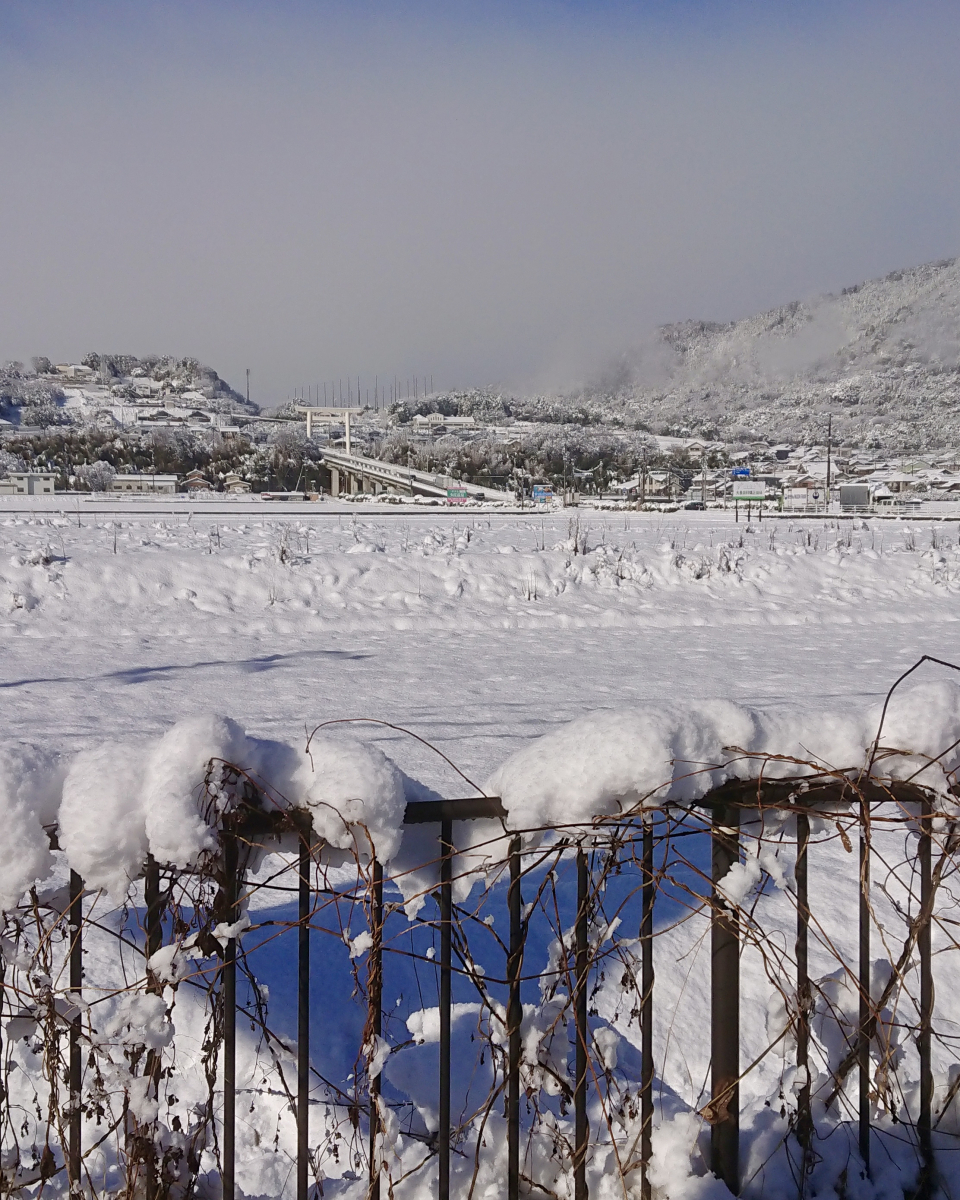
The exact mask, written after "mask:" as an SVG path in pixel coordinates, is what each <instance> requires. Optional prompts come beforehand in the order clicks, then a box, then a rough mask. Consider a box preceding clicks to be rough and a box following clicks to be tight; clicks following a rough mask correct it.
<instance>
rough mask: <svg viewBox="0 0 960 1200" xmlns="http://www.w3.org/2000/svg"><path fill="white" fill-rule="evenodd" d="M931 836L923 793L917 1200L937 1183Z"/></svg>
mask: <svg viewBox="0 0 960 1200" xmlns="http://www.w3.org/2000/svg"><path fill="white" fill-rule="evenodd" d="M932 835H933V804H932V802H931V799H930V797H929V796H928V795H927V794H926V793H924V796H923V799H922V800H921V803H920V845H919V859H920V914H921V923H920V928H919V930H918V931H917V943H918V947H919V951H920V1035H919V1037H918V1039H917V1041H918V1045H919V1050H920V1120H919V1122H918V1130H917V1133H918V1137H919V1141H920V1154H921V1157H922V1159H923V1167H922V1170H921V1173H920V1182H919V1186H918V1188H917V1200H928V1197H930V1196H932V1195H933V1194H934V1191H935V1189H936V1183H937V1175H936V1171H937V1166H936V1160H935V1158H934V1154H933V1141H932V1137H931V1128H932V1114H933V1064H932V1061H931V1057H930V1040H931V1034H932V1027H933V968H932V962H931V945H930V930H931V925H932V923H933V911H932V910H933V879H932V875H931V870H930V851H931V842H932Z"/></svg>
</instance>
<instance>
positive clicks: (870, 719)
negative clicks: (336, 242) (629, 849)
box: [484, 683, 960, 830]
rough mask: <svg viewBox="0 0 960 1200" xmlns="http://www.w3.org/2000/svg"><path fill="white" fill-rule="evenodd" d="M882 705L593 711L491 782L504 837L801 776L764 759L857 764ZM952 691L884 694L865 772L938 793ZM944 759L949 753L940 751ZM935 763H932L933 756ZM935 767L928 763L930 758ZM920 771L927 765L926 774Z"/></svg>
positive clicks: (959, 732)
mask: <svg viewBox="0 0 960 1200" xmlns="http://www.w3.org/2000/svg"><path fill="white" fill-rule="evenodd" d="M880 717H881V706H879V705H878V706H873V707H872V708H870V709H867V710H861V711H859V712H858V711H856V710H852V711H848V712H846V713H827V712H824V713H817V712H810V711H808V710H806V711H797V710H796V709H786V708H781V709H772V710H769V709H768V710H760V709H754V708H749V707H746V706H743V705H737V704H733V703H730V702H728V701H722V700H714V701H708V702H703V703H694V704H689V705H684V706H682V707H681V706H679V705H667V706H662V707H656V708H654V707H653V706H644V707H641V708H637V709H633V710H630V711H621V712H617V711H613V712H595V713H590V714H588V715H587V716H584V717H581V718H579V719H578V720H575V721H571V722H570V723H569V724H568V725H565V726H563V727H562V728H561V729H558V730H556V731H554V732H552V733H549V734H547V735H546V736H545V737H542V738H539V739H538V740H537V741H535V742H532V743H531V744H530V745H528V746H524V747H523V748H522V749H521V750H519V751H517V753H516V754H514V755H512V756H511V757H510V758H509V759H507V761H506V762H505V763H504V764H503V765H502V766H501V767H500V768H499V769H498V770H497V771H495V772H494V774H493V775H492V776H491V777H490V779H489V780H488V781H487V782H486V784H485V786H484V790H485V791H486V793H487V794H488V795H493V796H500V797H501V799H502V800H503V804H504V807H505V808H506V809H507V811H508V813H509V816H508V818H507V825H508V826H509V827H510V828H512V829H528V830H532V829H538V828H542V827H547V826H553V825H557V826H559V825H564V826H567V825H571V824H573V825H576V824H579V823H588V822H590V821H592V820H594V819H595V818H598V817H609V816H615V815H616V814H617V813H619V812H624V811H626V810H628V809H632V808H636V807H638V806H639V807H643V806H657V805H661V804H664V803H667V802H672V803H681V804H682V803H689V802H692V801H696V800H698V799H700V798H701V797H703V796H705V795H706V794H707V793H708V792H709V791H711V790H712V789H713V788H716V787H719V786H720V785H721V784H723V783H727V782H729V781H731V780H736V779H741V780H745V779H753V778H756V777H757V776H758V775H759V773H760V771H761V769H762V771H763V774H764V776H765V777H766V778H787V777H790V776H793V775H802V774H804V773H806V772H807V771H808V770H809V768H804V767H802V766H798V765H797V764H796V763H795V762H792V761H775V760H774V761H771V760H770V759H768V758H767V757H765V756H767V755H782V756H786V757H787V758H788V759H790V758H795V759H800V760H802V761H803V762H804V763H807V762H812V763H814V764H815V765H816V766H817V768H818V769H821V770H843V771H856V770H859V769H863V768H866V766H867V765H868V763H869V760H870V756H871V753H872V750H873V745H874V742H875V740H876V738H877V732H878V729H879V726H880ZM958 737H960V687H958V686H957V685H956V684H953V683H934V684H923V685H919V686H917V687H913V688H908V689H904V690H903V691H902V692H897V693H895V694H894V697H893V700H892V701H891V704H890V709H889V712H888V714H887V718H886V721H885V723H884V726H883V731H882V737H881V745H882V748H883V749H884V750H888V749H895V750H897V751H899V752H900V753H898V754H897V755H894V756H888V755H886V754H884V755H883V757H882V758H880V759H879V761H878V762H877V763H876V764H875V768H874V773H875V774H877V773H882V775H883V776H884V777H889V778H892V779H906V778H907V777H908V776H912V775H913V774H915V773H916V772H917V771H918V770H920V769H921V768H923V771H922V773H921V774H920V775H919V776H918V782H920V783H922V784H924V785H925V786H927V787H930V788H934V789H936V790H939V791H942V792H946V790H947V788H948V786H949V785H950V783H951V782H952V779H951V776H952V773H953V772H954V771H955V770H957V768H958V767H960V748H958V747H956V746H954V745H952V743H954V742H955V741H956V739H957V738H958ZM944 751H947V753H946V754H944ZM940 756H942V757H940ZM933 759H938V761H937V762H936V763H932V764H931V760H933ZM928 764H930V765H929V766H928Z"/></svg>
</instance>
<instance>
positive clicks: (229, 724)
mask: <svg viewBox="0 0 960 1200" xmlns="http://www.w3.org/2000/svg"><path fill="white" fill-rule="evenodd" d="M880 715H881V707H880V705H879V704H875V705H871V706H870V707H869V708H864V709H861V710H857V709H850V710H847V711H846V712H844V713H836V712H822V713H820V712H815V711H811V710H810V709H802V710H799V711H797V710H794V709H788V708H771V709H756V708H748V707H745V706H743V705H738V704H733V703H730V702H728V701H720V700H715V701H705V702H692V703H690V704H686V705H664V706H662V707H654V706H650V705H646V706H639V707H637V708H635V709H632V710H627V711H610V712H606V711H603V712H595V713H591V714H589V715H587V716H584V717H582V718H580V719H579V720H576V721H573V722H571V723H570V724H568V725H564V726H562V727H561V728H560V729H558V730H556V731H554V732H552V733H549V734H547V735H546V736H544V737H541V738H538V739H536V740H535V741H532V742H530V743H529V744H528V745H527V746H525V747H523V748H522V749H520V750H519V751H517V752H516V753H515V754H513V755H512V756H511V757H510V758H508V759H507V760H506V762H504V763H503V765H502V766H501V767H500V768H499V769H498V770H496V771H495V772H494V773H493V775H492V776H491V777H490V778H489V779H488V780H487V781H486V783H485V785H484V791H485V792H486V794H487V795H494V796H500V797H501V798H502V800H503V805H504V808H505V809H506V810H507V814H508V815H507V818H506V821H505V825H506V827H507V829H512V830H523V831H529V833H530V834H531V837H528V839H527V840H528V842H529V841H531V840H533V835H535V834H537V833H539V832H540V831H542V830H548V829H550V828H551V827H563V828H565V829H566V828H569V827H570V826H572V825H573V826H575V825H578V824H583V825H589V824H590V823H591V822H593V821H594V820H596V819H600V818H610V817H614V816H616V815H617V814H619V813H624V812H627V811H629V810H631V809H633V808H635V807H637V806H643V805H647V806H659V805H663V804H688V803H690V802H693V801H696V800H699V799H701V798H702V797H703V796H705V795H706V794H707V793H708V792H710V791H711V790H713V789H714V788H716V787H718V786H720V785H721V784H723V783H726V782H728V781H730V780H737V779H739V780H747V779H753V778H756V777H757V776H758V775H760V774H761V773H762V774H763V776H764V777H765V778H768V779H770V778H787V777H790V776H793V775H802V774H805V773H809V771H810V766H800V765H798V762H799V763H803V764H812V765H815V766H817V767H819V768H820V769H822V770H824V771H836V772H840V771H844V772H847V773H848V774H850V775H852V776H855V775H856V774H857V773H858V772H860V771H862V770H864V769H865V768H866V767H867V766H868V764H869V762H870V759H871V756H874V757H876V758H877V761H876V763H875V764H874V768H873V773H874V776H875V777H877V778H879V779H885V778H888V779H900V780H905V779H907V778H909V777H913V776H917V779H918V781H919V782H920V783H922V784H923V785H924V786H925V787H927V788H930V789H931V790H934V791H938V792H940V793H942V794H943V795H944V796H946V795H947V792H948V788H949V787H950V786H951V784H952V782H953V773H954V771H956V770H957V769H958V768H960V747H957V746H954V745H952V743H953V742H954V741H955V740H956V738H957V735H958V732H960V687H957V686H956V685H954V684H952V683H934V684H925V685H920V686H917V687H913V688H909V689H903V690H902V691H900V692H898V693H896V694H895V696H894V699H893V702H892V703H891V706H890V710H889V712H888V714H887V717H886V720H885V723H884V726H883V730H882V736H881V743H882V749H883V753H881V754H879V755H874V746H875V742H876V739H877V734H878V731H879V723H880ZM891 749H893V750H896V751H897V753H896V754H890V753H889V751H890V750H891ZM944 751H946V753H944ZM928 764H929V765H928ZM225 766H230V767H235V768H239V770H240V771H241V772H242V774H243V777H244V778H246V779H249V780H250V781H251V782H252V783H253V784H254V785H256V786H257V787H258V788H260V789H262V792H263V794H264V796H265V798H266V803H267V804H268V805H269V806H271V807H276V808H293V809H302V810H306V811H308V812H309V813H310V815H311V818H312V821H313V828H314V832H315V835H316V837H317V839H318V840H323V841H324V842H326V843H327V844H328V845H329V846H330V847H333V848H337V849H341V850H344V851H347V850H349V851H352V852H356V853H357V854H358V855H359V856H360V857H361V859H364V860H366V859H369V858H370V857H372V856H376V857H377V858H378V859H379V861H380V862H382V863H384V864H387V863H390V862H391V861H392V860H393V858H394V857H395V855H396V854H397V853H398V851H399V850H400V847H401V843H402V841H403V836H404V830H403V813H404V807H405V799H406V798H413V799H415V798H416V797H417V795H418V785H416V784H415V783H414V782H413V781H411V780H409V779H407V778H406V777H405V776H404V774H403V772H401V771H400V770H399V769H398V768H397V767H396V765H395V764H394V763H392V762H391V761H390V760H389V759H388V758H387V757H386V756H385V755H384V754H383V753H382V752H381V751H379V750H378V749H377V748H376V747H375V746H372V745H370V744H369V743H363V742H360V741H357V740H355V739H354V738H350V737H347V736H344V735H343V734H341V733H339V732H337V733H327V732H324V733H322V734H319V735H315V736H314V737H313V738H312V739H311V741H310V742H309V745H308V747H307V748H304V747H303V746H295V745H289V744H286V743H282V742H278V741H269V740H265V739H262V738H256V737H252V736H250V735H249V734H247V733H245V732H244V730H243V729H242V728H241V727H240V725H238V724H237V723H236V722H235V721H232V720H230V719H229V718H226V717H221V716H202V717H191V718H188V719H186V720H182V721H179V722H177V723H176V724H174V725H173V726H172V727H171V728H170V729H169V730H168V731H167V732H166V733H165V734H163V735H162V736H160V737H155V738H141V739H137V740H131V741H126V742H114V741H105V742H103V743H101V744H100V745H98V746H94V747H91V748H89V749H85V750H81V751H80V752H79V753H76V754H74V755H66V754H63V755H58V754H54V753H51V752H49V751H45V750H43V749H42V748H39V747H36V746H27V745H22V744H20V745H12V746H8V747H5V748H2V749H0V827H2V828H3V830H4V837H3V838H2V840H0V908H3V909H6V908H10V907H12V906H14V905H16V904H17V902H18V901H19V900H20V898H21V897H22V896H23V895H24V893H25V892H26V891H27V889H28V888H29V887H30V885H31V884H32V883H34V882H37V881H39V880H42V879H43V878H44V877H45V876H46V875H47V873H48V872H49V870H50V868H51V866H52V863H53V859H52V857H51V851H50V833H51V832H57V834H58V837H59V845H60V849H61V850H62V851H63V852H64V855H65V860H64V861H65V862H66V864H67V865H68V866H69V867H70V868H72V869H73V870H75V871H77V872H78V874H80V875H81V876H82V878H83V879H84V882H85V884H86V886H87V887H88V888H92V889H97V888H104V889H105V890H106V891H107V892H109V893H110V895H111V896H113V897H114V898H116V899H120V898H122V896H123V895H124V894H125V892H126V889H127V888H128V886H129V884H130V883H131V881H133V880H135V879H137V878H139V877H140V875H141V874H142V869H143V864H144V862H145V860H146V857H147V855H148V854H151V855H152V856H153V857H154V859H156V861H157V862H159V863H162V864H164V865H169V866H172V867H181V868H185V867H192V866H194V865H195V864H196V863H197V861H198V859H199V858H200V856H201V855H202V854H204V853H205V852H206V853H209V852H211V851H212V850H213V849H214V847H215V845H216V836H215V830H216V828H217V825H218V823H219V820H220V818H221V816H222V815H223V814H224V813H225V812H227V811H229V810H230V809H231V807H233V806H234V805H235V804H236V802H237V798H238V795H239V792H238V790H237V788H235V787H233V788H231V787H230V786H228V785H227V783H226V782H225V781H224V780H223V779H221V778H220V776H219V775H218V771H220V770H221V768H223V767H225ZM918 772H919V774H918ZM419 791H420V792H422V791H423V789H422V788H419ZM211 797H212V803H211ZM464 833H465V835H466V837H467V839H468V840H469V831H468V830H465V831H464ZM484 836H485V837H488V836H489V831H488V830H486V829H485V830H484Z"/></svg>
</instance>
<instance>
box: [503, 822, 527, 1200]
mask: <svg viewBox="0 0 960 1200" xmlns="http://www.w3.org/2000/svg"><path fill="white" fill-rule="evenodd" d="M520 867H521V862H520V839H519V838H518V837H515V838H512V839H511V840H510V889H509V893H508V899H509V908H510V953H509V956H508V959H507V981H508V983H509V986H510V996H509V999H508V1001H507V1031H508V1037H509V1048H508V1057H507V1200H519V1196H520V1024H521V1022H522V1020H523V1006H522V1004H521V1001H520V974H521V971H522V966H523V921H522V912H523V908H522V906H523V897H522V896H521V894H520Z"/></svg>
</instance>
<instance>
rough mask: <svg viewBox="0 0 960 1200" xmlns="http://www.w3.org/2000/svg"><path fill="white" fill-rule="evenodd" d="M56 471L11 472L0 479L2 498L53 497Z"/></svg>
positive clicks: (0, 494)
mask: <svg viewBox="0 0 960 1200" xmlns="http://www.w3.org/2000/svg"><path fill="white" fill-rule="evenodd" d="M56 481H57V475H56V472H55V471H11V472H10V474H9V475H8V476H7V477H6V479H0V496H52V495H53V490H54V484H55V483H56Z"/></svg>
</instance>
